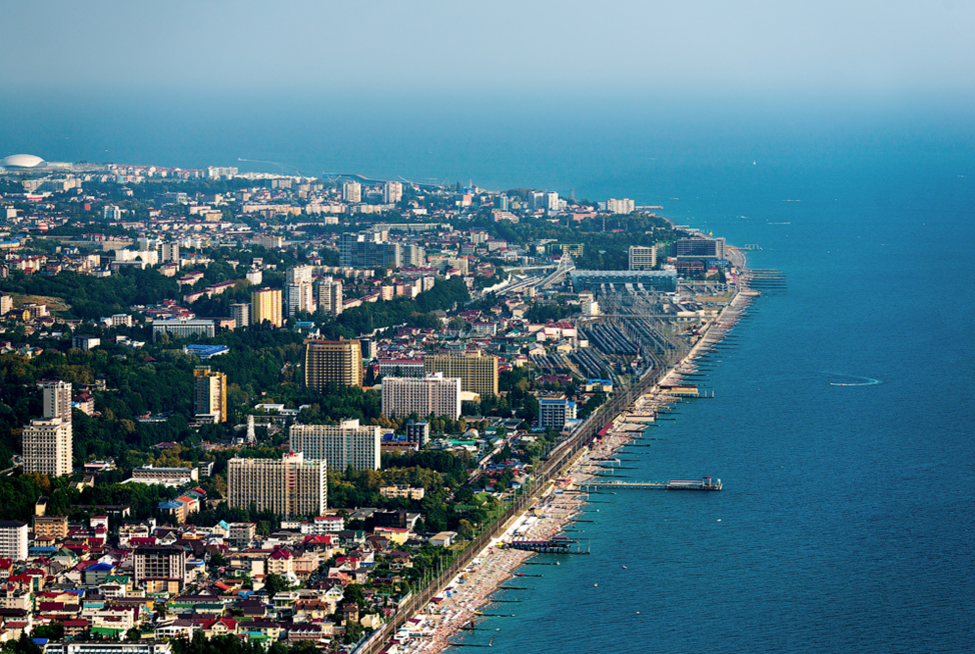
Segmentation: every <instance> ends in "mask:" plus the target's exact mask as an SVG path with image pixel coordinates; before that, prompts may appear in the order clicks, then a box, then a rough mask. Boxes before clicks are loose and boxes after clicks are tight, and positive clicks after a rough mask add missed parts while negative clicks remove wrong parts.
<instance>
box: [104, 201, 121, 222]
mask: <svg viewBox="0 0 975 654" xmlns="http://www.w3.org/2000/svg"><path fill="white" fill-rule="evenodd" d="M102 218H104V219H105V220H108V221H114V220H122V210H121V209H119V208H118V207H116V206H115V205H114V204H109V205H107V206H106V207H105V208H104V209H102Z"/></svg>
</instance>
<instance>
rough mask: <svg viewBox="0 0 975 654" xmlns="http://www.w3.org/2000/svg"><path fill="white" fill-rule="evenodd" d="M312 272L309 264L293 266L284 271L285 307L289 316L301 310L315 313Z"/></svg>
mask: <svg viewBox="0 0 975 654" xmlns="http://www.w3.org/2000/svg"><path fill="white" fill-rule="evenodd" d="M313 272H314V268H312V267H311V266H293V267H291V268H288V270H287V272H286V273H285V287H284V291H285V308H286V310H287V314H288V315H289V316H296V315H298V313H299V312H302V311H307V312H308V313H315V294H314V292H313V289H312V282H313V281H314V276H313Z"/></svg>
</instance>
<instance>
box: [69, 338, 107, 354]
mask: <svg viewBox="0 0 975 654" xmlns="http://www.w3.org/2000/svg"><path fill="white" fill-rule="evenodd" d="M101 344H102V339H100V338H99V337H97V336H87V335H85V334H78V335H77V336H72V337H71V347H73V348H77V349H79V350H83V351H85V352H87V351H88V350H90V349H92V348H95V347H98V346H99V345H101Z"/></svg>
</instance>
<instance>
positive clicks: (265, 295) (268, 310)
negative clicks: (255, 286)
mask: <svg viewBox="0 0 975 654" xmlns="http://www.w3.org/2000/svg"><path fill="white" fill-rule="evenodd" d="M250 319H251V320H250V321H251V324H252V325H262V324H264V322H265V321H267V322H269V323H270V324H271V327H280V326H281V325H282V324H283V321H282V320H281V289H279V288H262V289H260V290H257V291H254V292H253V293H251V316H250Z"/></svg>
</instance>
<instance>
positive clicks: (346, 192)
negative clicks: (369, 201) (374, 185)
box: [342, 182, 362, 202]
mask: <svg viewBox="0 0 975 654" xmlns="http://www.w3.org/2000/svg"><path fill="white" fill-rule="evenodd" d="M342 199H343V200H344V201H345V202H362V185H361V184H359V182H345V183H344V184H342Z"/></svg>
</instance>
